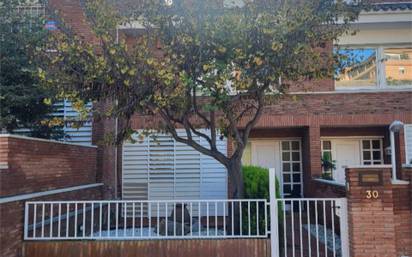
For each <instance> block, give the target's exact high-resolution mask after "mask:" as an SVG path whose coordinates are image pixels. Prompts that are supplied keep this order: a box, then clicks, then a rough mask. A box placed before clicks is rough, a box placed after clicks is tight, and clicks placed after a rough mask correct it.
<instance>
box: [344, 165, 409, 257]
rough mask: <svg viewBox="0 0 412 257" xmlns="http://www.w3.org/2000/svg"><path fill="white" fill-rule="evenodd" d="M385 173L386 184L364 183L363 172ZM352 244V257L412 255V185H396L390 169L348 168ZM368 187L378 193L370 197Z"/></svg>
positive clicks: (384, 181) (383, 174)
mask: <svg viewBox="0 0 412 257" xmlns="http://www.w3.org/2000/svg"><path fill="white" fill-rule="evenodd" d="M365 171H373V172H377V173H378V174H381V176H382V177H383V184H382V185H377V186H362V185H361V183H360V181H359V174H360V173H362V172H365ZM346 176H347V183H348V185H349V187H348V192H347V198H348V216H349V246H350V254H351V256H352V257H394V256H411V255H412V247H411V246H412V244H411V242H412V207H411V205H412V195H411V188H412V184H407V185H394V184H392V182H391V169H390V168H361V169H357V168H348V169H347V170H346ZM367 190H372V191H376V192H378V196H377V197H376V198H374V197H372V198H370V199H368V198H367Z"/></svg>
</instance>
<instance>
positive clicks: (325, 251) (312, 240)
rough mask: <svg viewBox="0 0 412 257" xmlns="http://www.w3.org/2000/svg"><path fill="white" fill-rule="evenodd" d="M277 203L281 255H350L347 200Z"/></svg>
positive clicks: (291, 199) (285, 201)
mask: <svg viewBox="0 0 412 257" xmlns="http://www.w3.org/2000/svg"><path fill="white" fill-rule="evenodd" d="M276 202H277V203H278V215H279V216H278V217H279V218H278V228H279V229H278V236H279V241H278V242H279V246H278V249H279V255H277V256H279V257H297V256H324V257H327V256H329V257H338V256H339V257H340V256H343V257H347V256H349V255H348V241H347V240H348V234H347V216H346V214H347V212H346V199H345V198H286V199H276Z"/></svg>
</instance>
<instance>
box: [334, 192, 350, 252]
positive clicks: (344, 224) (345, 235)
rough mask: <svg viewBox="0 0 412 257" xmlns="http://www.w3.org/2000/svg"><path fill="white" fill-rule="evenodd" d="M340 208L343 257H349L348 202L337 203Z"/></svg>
mask: <svg viewBox="0 0 412 257" xmlns="http://www.w3.org/2000/svg"><path fill="white" fill-rule="evenodd" d="M336 203H337V204H338V207H339V218H340V222H339V223H340V237H341V249H342V257H349V230H348V202H347V199H346V198H340V199H339V200H337V201H336Z"/></svg>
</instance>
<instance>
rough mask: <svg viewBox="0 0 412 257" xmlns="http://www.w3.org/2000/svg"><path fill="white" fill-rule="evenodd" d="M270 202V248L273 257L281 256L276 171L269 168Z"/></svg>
mask: <svg viewBox="0 0 412 257" xmlns="http://www.w3.org/2000/svg"><path fill="white" fill-rule="evenodd" d="M269 204H270V248H271V251H270V252H271V257H278V256H279V221H278V203H277V200H276V171H275V169H274V168H270V169H269Z"/></svg>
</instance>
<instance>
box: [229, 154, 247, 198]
mask: <svg viewBox="0 0 412 257" xmlns="http://www.w3.org/2000/svg"><path fill="white" fill-rule="evenodd" d="M227 170H228V174H229V181H230V183H231V187H230V189H231V190H230V192H229V193H230V195H229V197H230V198H234V199H241V198H243V194H244V184H243V174H242V162H241V159H240V158H239V159H238V160H237V159H233V160H231V162H230V164H229V166H228V167H227Z"/></svg>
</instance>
